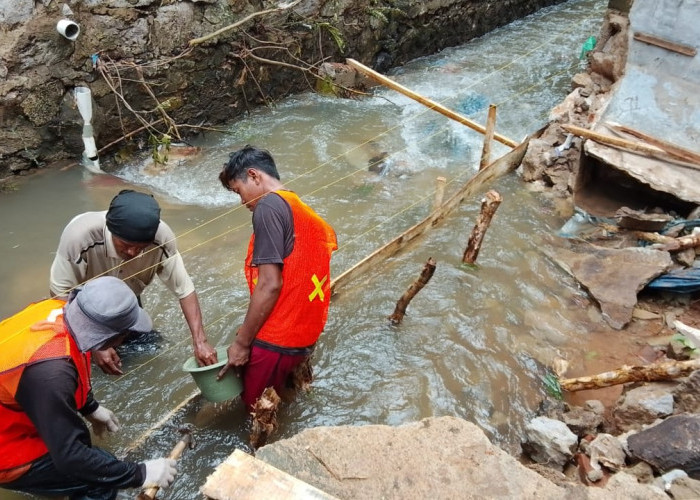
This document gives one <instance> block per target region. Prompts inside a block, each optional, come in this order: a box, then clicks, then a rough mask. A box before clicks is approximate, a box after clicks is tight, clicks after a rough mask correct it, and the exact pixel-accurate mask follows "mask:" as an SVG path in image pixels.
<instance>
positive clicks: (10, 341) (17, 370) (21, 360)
mask: <svg viewBox="0 0 700 500" xmlns="http://www.w3.org/2000/svg"><path fill="white" fill-rule="evenodd" d="M64 305H65V302H64V301H62V300H58V299H49V300H44V301H41V302H37V303H35V304H31V305H29V306H28V307H27V308H25V309H24V310H23V311H20V312H19V313H17V314H15V315H14V316H12V317H10V318H8V319H6V320H4V321H2V322H0V482H7V481H11V480H13V479H14V478H16V477H19V476H20V475H21V474H23V473H24V472H26V470H28V469H29V465H30V464H31V462H32V461H34V460H36V459H37V458H39V457H41V456H43V455H45V454H46V453H48V449H47V448H46V444H44V441H43V440H42V439H41V437H40V436H39V433H38V432H37V430H36V427H34V424H33V423H32V421H31V420H30V419H29V417H28V416H27V415H26V414H25V413H24V412H23V411H22V408H21V407H20V406H19V404H18V403H17V401H16V400H15V394H16V393H17V386H18V385H19V381H20V379H21V378H22V373H24V370H25V368H26V367H27V366H30V365H32V364H34V363H39V362H41V361H47V360H51V359H63V358H71V359H72V360H73V363H74V364H75V366H76V368H77V370H78V388H77V390H76V391H75V404H76V408H82V407H83V406H85V403H86V402H87V397H88V393H89V392H90V354H89V353H87V354H83V353H81V352H80V349H78V345H77V344H76V343H75V341H74V340H73V337H72V336H71V335H70V333H69V332H68V329H67V328H66V326H65V325H64V323H63V315H62V314H63V312H62V308H63V306H64ZM56 309H59V310H61V313H60V316H57V317H56V318H55V320H53V321H52V322H48V321H47V320H49V315H50V314H51V313H52V311H54V310H56ZM32 327H33V328H34V329H32ZM37 397H41V395H40V394H37ZM12 469H16V470H14V471H13V470H12ZM15 472H16V473H15ZM3 479H4V481H3Z"/></svg>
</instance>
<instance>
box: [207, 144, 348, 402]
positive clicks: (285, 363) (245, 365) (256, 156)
mask: <svg viewBox="0 0 700 500" xmlns="http://www.w3.org/2000/svg"><path fill="white" fill-rule="evenodd" d="M219 180H220V181H221V183H222V184H223V186H224V187H225V188H226V189H228V190H229V191H233V192H234V193H236V194H238V195H239V196H240V197H241V203H242V204H243V205H245V206H246V208H248V209H249V210H251V211H252V212H253V235H252V236H251V238H250V242H249V244H248V254H247V257H246V260H245V274H246V279H247V281H248V287H249V289H250V303H249V304H248V311H247V312H246V315H245V319H244V320H243V325H241V327H240V328H239V330H238V333H237V334H236V338H235V339H234V341H233V342H232V343H231V346H230V347H229V348H228V363H227V364H226V365H225V366H224V367H223V368H222V369H221V371H220V372H219V377H221V376H223V374H224V373H226V371H227V370H228V369H230V368H233V369H235V370H237V371H240V373H241V374H242V376H243V401H244V402H245V404H246V406H247V407H248V409H249V410H250V409H251V408H252V406H253V405H254V404H255V401H256V400H257V399H258V398H259V397H260V395H261V394H262V393H263V391H264V390H265V389H266V388H267V387H270V386H271V387H274V388H275V390H276V391H277V392H278V393H281V391H282V389H283V388H284V387H285V384H286V381H287V377H288V376H289V375H290V374H291V373H292V371H293V370H294V368H295V367H296V366H297V365H299V364H300V363H302V362H304V361H306V360H307V359H308V357H309V356H310V355H311V353H312V351H313V348H314V346H315V344H316V341H317V340H318V337H319V336H320V335H321V332H322V331H323V328H324V326H325V324H326V319H327V318H328V306H329V302H330V298H331V294H330V284H331V278H330V260H331V254H332V253H333V251H335V250H336V249H337V248H338V244H337V241H336V236H335V232H334V231H333V228H332V227H331V226H330V225H328V224H327V223H326V222H325V221H324V220H323V219H322V218H321V217H319V216H318V215H317V214H316V212H314V211H313V210H312V209H311V208H310V207H309V206H308V205H306V204H305V203H304V202H302V201H301V200H300V199H299V197H298V196H297V195H296V194H294V193H293V192H291V191H288V190H286V189H285V187H284V185H283V184H282V182H281V181H280V176H279V174H278V173H277V167H276V165H275V161H274V160H273V158H272V155H271V154H270V153H269V152H268V151H265V150H261V149H257V148H254V147H252V146H246V147H244V148H243V149H241V150H239V151H236V152H234V153H231V155H230V158H229V161H228V163H226V165H224V169H223V170H222V171H221V173H220V174H219Z"/></svg>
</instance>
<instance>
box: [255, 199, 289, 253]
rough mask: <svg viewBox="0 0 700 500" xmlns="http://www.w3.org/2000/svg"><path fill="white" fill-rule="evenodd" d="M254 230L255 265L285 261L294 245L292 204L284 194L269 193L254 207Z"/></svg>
mask: <svg viewBox="0 0 700 500" xmlns="http://www.w3.org/2000/svg"><path fill="white" fill-rule="evenodd" d="M253 232H254V233H255V244H254V245H253V260H252V265H254V266H259V265H260V264H283V263H284V259H285V258H286V257H287V256H289V254H290V253H292V250H293V249H294V217H293V215H292V207H290V206H289V203H287V202H286V201H285V200H284V199H283V198H282V197H281V196H279V195H277V194H275V193H269V194H267V195H266V196H264V197H263V198H261V199H260V201H258V204H257V205H256V206H255V210H254V211H253Z"/></svg>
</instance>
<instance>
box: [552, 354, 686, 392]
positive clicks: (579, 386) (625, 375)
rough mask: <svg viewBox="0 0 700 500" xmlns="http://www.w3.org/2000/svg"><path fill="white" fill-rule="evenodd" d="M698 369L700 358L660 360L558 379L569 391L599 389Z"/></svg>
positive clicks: (674, 376)
mask: <svg viewBox="0 0 700 500" xmlns="http://www.w3.org/2000/svg"><path fill="white" fill-rule="evenodd" d="M698 369H700V359H691V360H688V361H676V360H671V361H662V362H660V363H652V364H650V365H646V366H627V365H625V366H622V367H620V368H618V369H617V370H613V371H610V372H605V373H599V374H598V375H593V376H589V377H578V378H568V379H563V380H560V381H559V385H560V386H561V388H562V389H564V390H565V391H569V392H575V391H584V390H588V389H599V388H601V387H610V386H611V385H618V384H626V383H627V382H653V381H657V380H671V379H674V378H679V377H685V376H686V375H690V374H691V373H692V372H694V371H695V370H698Z"/></svg>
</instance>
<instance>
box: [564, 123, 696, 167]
mask: <svg viewBox="0 0 700 500" xmlns="http://www.w3.org/2000/svg"><path fill="white" fill-rule="evenodd" d="M562 128H563V129H564V130H566V131H568V132H571V133H572V134H574V135H578V136H579V137H584V138H586V139H591V140H592V141H595V142H598V143H600V144H604V145H606V146H610V147H613V148H617V149H622V150H625V151H629V152H631V153H635V154H641V155H646V156H649V157H651V158H655V159H657V160H661V161H666V162H669V163H674V164H676V165H681V166H683V167H688V168H692V169H695V170H700V164H697V163H691V162H688V161H686V160H681V159H679V158H676V157H675V156H671V155H669V153H668V152H666V151H664V150H663V149H661V148H659V147H656V146H652V145H649V144H643V143H640V142H634V141H628V140H625V139H620V138H618V137H613V136H610V135H606V134H601V133H598V132H594V131H592V130H589V129H587V128H583V127H577V126H576V125H562Z"/></svg>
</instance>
